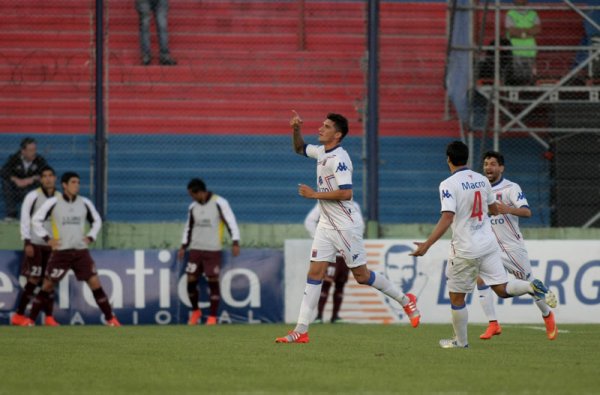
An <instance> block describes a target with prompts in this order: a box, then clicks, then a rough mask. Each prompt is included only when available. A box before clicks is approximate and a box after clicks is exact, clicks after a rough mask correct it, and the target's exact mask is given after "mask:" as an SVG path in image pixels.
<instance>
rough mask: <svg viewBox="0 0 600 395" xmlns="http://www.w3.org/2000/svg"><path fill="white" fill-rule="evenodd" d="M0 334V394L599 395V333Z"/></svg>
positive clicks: (256, 328) (273, 328)
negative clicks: (295, 340) (453, 343)
mask: <svg viewBox="0 0 600 395" xmlns="http://www.w3.org/2000/svg"><path fill="white" fill-rule="evenodd" d="M289 328H290V326H284V325H221V326H216V327H204V326H198V327H188V326H183V325H181V326H130V327H122V328H109V327H100V326H86V327H81V326H77V327H67V326H63V327H60V328H45V327H34V328H21V327H0V394H33V393H39V394H42V393H43V394H82V393H84V394H135V393H137V394H191V393H200V392H203V393H256V394H258V393H267V392H268V393H400V392H402V393H406V394H414V393H431V394H511V395H512V394H565V393H571V394H585V393H588V394H592V393H594V394H598V393H600V326H599V325H560V329H561V331H562V332H560V334H559V337H558V339H557V340H556V341H553V342H551V341H548V340H546V337H545V333H544V332H543V331H541V330H539V329H541V326H538V327H537V328H536V326H535V325H531V326H527V325H520V326H513V325H505V326H504V332H503V334H502V335H501V336H497V337H494V339H493V340H491V341H486V342H484V341H481V340H479V339H478V338H477V336H478V334H479V333H480V332H481V331H482V330H483V329H484V327H483V326H477V325H471V326H470V332H471V335H470V340H471V347H470V349H468V350H456V349H453V350H444V349H441V348H440V347H439V346H438V344H437V343H438V340H439V338H441V337H445V336H446V335H448V334H449V333H450V331H451V328H450V325H449V324H448V325H422V326H421V327H419V328H418V329H412V328H410V327H408V326H405V325H387V326H385V325H349V324H338V325H313V326H312V327H311V331H310V335H311V343H309V344H290V345H288V344H275V343H273V340H274V338H275V337H276V336H280V335H282V334H284V333H285V332H286V331H287V330H288V329H289Z"/></svg>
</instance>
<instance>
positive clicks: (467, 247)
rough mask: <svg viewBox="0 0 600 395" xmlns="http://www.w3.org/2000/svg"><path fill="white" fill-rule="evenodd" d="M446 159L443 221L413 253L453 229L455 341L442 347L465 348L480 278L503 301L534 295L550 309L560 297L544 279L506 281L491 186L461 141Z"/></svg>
mask: <svg viewBox="0 0 600 395" xmlns="http://www.w3.org/2000/svg"><path fill="white" fill-rule="evenodd" d="M446 157H447V159H446V161H447V163H448V167H449V169H450V172H451V173H452V175H451V176H450V177H448V178H447V179H445V180H444V181H442V182H441V183H440V187H439V191H440V200H441V203H442V214H441V217H440V219H439V221H438V223H437V225H436V226H435V228H434V229H433V231H432V232H431V235H430V236H429V237H428V238H427V240H426V241H425V242H423V243H419V242H415V244H416V245H417V249H416V250H415V251H414V252H413V253H412V254H410V255H413V256H423V255H425V254H426V253H427V250H429V248H430V247H431V246H432V245H433V244H434V243H435V242H436V241H437V240H439V238H440V237H442V236H443V235H444V233H446V230H448V228H449V227H452V241H451V248H450V257H449V259H448V264H447V266H446V277H447V279H448V280H447V281H448V291H449V294H450V305H451V308H452V326H453V328H454V335H455V338H453V339H442V340H440V346H441V347H442V348H466V347H468V345H469V342H468V336H467V324H468V321H469V314H468V311H467V305H466V304H465V295H466V294H467V293H470V292H473V289H474V288H475V283H476V282H477V276H480V277H481V278H482V279H483V280H484V281H485V283H486V284H488V285H489V286H490V287H492V289H493V290H494V292H495V293H496V294H497V295H498V296H500V297H501V298H510V297H513V296H520V295H524V294H530V295H533V296H534V297H535V298H536V299H542V300H545V301H546V303H547V304H548V305H550V306H556V296H555V295H554V294H553V293H552V292H550V291H549V290H548V289H547V288H546V286H545V285H544V284H543V283H542V282H541V281H540V280H534V281H532V282H531V283H530V282H527V281H524V280H519V279H515V280H509V279H508V276H507V274H506V271H505V270H504V267H503V266H502V258H501V257H500V249H499V247H498V243H497V242H496V239H495V237H494V234H493V232H492V226H491V224H490V220H489V218H488V211H489V212H490V213H492V214H493V215H497V214H498V207H497V204H496V198H495V196H494V193H493V192H492V187H491V186H490V182H489V181H488V179H487V178H485V177H484V176H483V175H481V174H479V173H476V172H474V171H472V170H470V169H469V168H468V167H467V161H468V160H469V148H468V147H467V146H466V145H465V144H464V143H463V142H461V141H454V142H452V143H450V144H448V146H447V148H446Z"/></svg>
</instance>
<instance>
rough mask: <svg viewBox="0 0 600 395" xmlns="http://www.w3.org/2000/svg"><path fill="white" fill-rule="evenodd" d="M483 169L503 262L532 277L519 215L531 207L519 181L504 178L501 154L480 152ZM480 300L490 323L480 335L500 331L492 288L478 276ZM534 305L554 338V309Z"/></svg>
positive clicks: (488, 336) (543, 304)
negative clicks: (491, 195)
mask: <svg viewBox="0 0 600 395" xmlns="http://www.w3.org/2000/svg"><path fill="white" fill-rule="evenodd" d="M483 173H484V175H485V176H486V177H487V179H488V180H489V181H490V183H491V185H492V192H493V193H494V195H495V197H496V201H497V206H498V215H494V216H492V217H491V218H490V220H491V223H492V230H493V232H494V235H495V236H496V240H497V241H498V244H499V245H500V250H501V256H502V264H503V265H504V268H505V269H506V270H507V271H508V272H509V273H510V274H512V275H513V276H515V277H516V278H520V279H522V280H528V281H531V280H533V277H532V272H531V263H530V262H529V255H528V254H527V249H526V248H525V241H524V240H523V235H522V234H521V231H520V229H519V217H523V218H529V217H531V210H530V209H529V203H528V202H527V198H526V197H525V194H524V193H523V191H522V190H521V187H520V186H519V184H517V183H515V182H512V181H510V180H507V179H506V178H504V176H503V174H504V156H503V155H502V154H501V153H499V152H496V151H488V152H486V153H485V154H484V155H483ZM477 289H478V291H479V301H480V303H481V306H482V307H483V311H484V312H485V315H486V316H487V318H488V321H489V325H488V327H487V329H486V331H485V332H484V333H482V334H481V336H479V338H480V339H483V340H488V339H491V338H492V336H495V335H499V334H501V333H502V328H501V327H500V324H499V323H498V320H497V319H496V312H495V309H494V298H493V294H492V291H491V289H490V288H489V287H488V286H487V285H486V284H485V282H484V281H483V280H482V279H477ZM535 304H536V306H537V307H538V308H539V309H540V311H541V312H542V317H543V319H544V324H545V326H546V336H547V337H548V339H550V340H554V339H556V336H557V335H558V330H557V328H556V321H555V319H554V313H552V310H551V309H550V306H548V304H546V302H545V301H544V300H542V299H540V300H535Z"/></svg>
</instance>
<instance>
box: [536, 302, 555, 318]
mask: <svg viewBox="0 0 600 395" xmlns="http://www.w3.org/2000/svg"><path fill="white" fill-rule="evenodd" d="M534 302H535V304H536V306H537V307H538V309H540V311H541V312H542V317H548V314H550V311H551V310H550V306H548V305H547V304H546V301H544V300H535V299H534Z"/></svg>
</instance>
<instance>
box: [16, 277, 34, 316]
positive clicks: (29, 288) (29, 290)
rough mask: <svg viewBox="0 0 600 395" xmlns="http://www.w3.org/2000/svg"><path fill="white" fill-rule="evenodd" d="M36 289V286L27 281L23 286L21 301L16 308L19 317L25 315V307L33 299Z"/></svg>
mask: <svg viewBox="0 0 600 395" xmlns="http://www.w3.org/2000/svg"><path fill="white" fill-rule="evenodd" d="M36 287H37V284H33V283H30V282H29V281H27V284H25V288H24V289H23V293H22V294H21V299H19V306H18V307H17V314H21V315H23V314H25V309H26V308H27V305H28V304H29V302H30V301H31V299H32V298H33V291H35V288H36Z"/></svg>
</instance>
